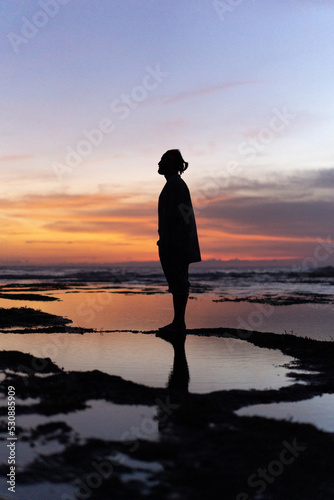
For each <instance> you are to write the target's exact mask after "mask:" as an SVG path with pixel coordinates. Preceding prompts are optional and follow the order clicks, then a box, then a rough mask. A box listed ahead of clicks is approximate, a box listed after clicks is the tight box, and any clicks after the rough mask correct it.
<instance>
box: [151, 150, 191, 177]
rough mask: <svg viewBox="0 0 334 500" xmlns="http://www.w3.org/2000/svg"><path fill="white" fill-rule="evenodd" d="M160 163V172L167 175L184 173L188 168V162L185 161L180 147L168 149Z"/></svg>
mask: <svg viewBox="0 0 334 500" xmlns="http://www.w3.org/2000/svg"><path fill="white" fill-rule="evenodd" d="M158 165H159V170H158V173H159V174H160V175H165V176H167V177H168V176H170V175H173V174H182V173H183V172H184V171H185V170H186V169H187V168H188V163H187V162H186V161H184V159H183V158H182V155H181V153H180V151H179V150H178V149H169V150H168V151H166V153H165V154H163V155H162V157H161V160H160V161H159V163H158Z"/></svg>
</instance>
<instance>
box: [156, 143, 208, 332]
mask: <svg viewBox="0 0 334 500" xmlns="http://www.w3.org/2000/svg"><path fill="white" fill-rule="evenodd" d="M187 168H188V163H187V162H185V161H184V159H183V158H182V155H181V153H180V151H179V150H178V149H170V150H169V151H167V152H166V153H165V154H164V155H163V156H162V158H161V160H160V162H159V170H158V173H159V174H160V175H164V176H165V178H166V181H167V182H166V184H165V186H164V188H163V190H162V191H161V193H160V196H159V206H158V215H159V229H158V232H159V241H158V245H159V257H160V262H161V266H162V269H163V271H164V274H165V276H166V280H167V282H168V286H169V288H168V289H169V291H170V292H171V293H172V295H173V306H174V319H173V321H172V323H170V324H169V325H166V326H164V327H162V328H160V329H159V330H160V331H163V332H166V333H167V332H169V333H178V332H185V329H186V324H185V311H186V306H187V301H188V295H189V281H188V267H189V264H190V263H191V262H199V261H200V260H201V253H200V249H199V244H198V237H197V229H196V222H195V216H194V211H193V207H192V203H191V198H190V193H189V189H188V187H187V185H186V183H185V182H184V181H183V179H181V177H180V175H181V174H182V173H183V172H184V171H185V170H186V169H187Z"/></svg>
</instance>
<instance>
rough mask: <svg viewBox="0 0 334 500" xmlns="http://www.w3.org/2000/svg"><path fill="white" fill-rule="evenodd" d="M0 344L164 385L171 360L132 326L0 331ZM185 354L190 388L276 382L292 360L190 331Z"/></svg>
mask: <svg viewBox="0 0 334 500" xmlns="http://www.w3.org/2000/svg"><path fill="white" fill-rule="evenodd" d="M1 341H2V348H3V349H5V350H20V351H22V352H27V353H31V354H34V355H35V356H38V357H43V358H44V357H50V358H51V359H52V361H54V362H55V363H56V364H57V365H58V366H60V367H62V368H64V369H65V370H79V371H90V370H95V369H98V370H100V371H103V372H105V373H108V374H110V375H118V376H121V377H122V378H124V379H125V380H132V381H134V382H137V383H140V384H145V385H149V386H152V387H165V386H166V384H167V381H168V376H169V374H170V371H171V369H172V366H173V358H174V354H173V348H172V346H171V345H170V344H168V343H166V342H165V341H163V340H162V339H159V338H156V337H155V335H153V334H152V335H147V334H134V333H130V332H122V333H119V332H114V333H104V334H102V335H101V334H99V333H85V334H84V335H77V334H72V335H70V334H66V333H59V334H52V335H45V334H44V335H43V334H33V335H13V334H12V335H10V334H9V335H1ZM186 356H187V361H188V366H189V371H190V384H189V390H190V392H197V393H206V392H211V391H216V390H225V389H251V388H256V389H265V388H269V387H271V388H275V389H276V388H279V387H282V386H283V385H288V384H290V383H292V382H291V380H290V379H288V378H287V376H286V375H287V373H288V371H289V370H288V369H287V368H285V367H282V366H281V365H283V364H285V363H287V362H289V361H291V360H292V358H291V357H288V356H285V355H283V354H282V353H281V352H280V351H278V350H272V349H263V348H260V347H256V346H253V345H252V344H250V343H248V342H246V341H243V340H240V339H229V338H227V339H226V338H215V337H197V336H192V335H189V336H188V337H187V340H186Z"/></svg>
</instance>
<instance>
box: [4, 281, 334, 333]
mask: <svg viewBox="0 0 334 500" xmlns="http://www.w3.org/2000/svg"><path fill="white" fill-rule="evenodd" d="M124 292H126V290H124ZM43 293H44V294H45V295H52V296H54V297H57V298H59V299H60V300H59V301H57V302H40V301H22V300H9V299H0V307H7V308H9V307H23V306H27V307H32V308H35V309H41V310H42V311H45V312H48V313H52V314H57V315H61V316H65V317H67V318H69V319H71V320H72V321H73V326H79V327H82V328H94V329H97V330H145V331H147V330H156V329H158V328H159V327H160V326H163V325H165V324H167V323H169V322H170V321H171V319H172V312H173V311H172V300H171V296H170V295H169V294H163V293H156V294H152V295H150V294H145V293H142V291H141V288H137V289H136V293H134V292H133V293H115V292H111V291H110V290H108V289H107V288H100V287H97V286H89V287H87V288H83V289H76V290H71V291H62V292H59V291H57V293H50V292H48V293H45V292H43ZM216 299H217V296H215V295H201V294H197V295H196V294H193V295H191V298H190V300H189V302H188V306H187V316H186V322H187V327H188V328H190V329H192V328H218V327H227V328H241V329H246V330H257V331H261V332H273V333H279V334H281V333H285V332H288V333H293V335H296V336H301V337H310V338H313V339H316V340H332V339H334V331H333V319H334V306H333V304H312V303H309V304H295V305H289V306H272V305H269V304H260V303H249V302H214V300H216Z"/></svg>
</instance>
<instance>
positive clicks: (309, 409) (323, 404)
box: [236, 394, 334, 432]
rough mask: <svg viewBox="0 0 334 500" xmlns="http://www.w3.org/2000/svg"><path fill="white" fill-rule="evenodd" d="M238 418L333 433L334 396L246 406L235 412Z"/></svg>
mask: <svg viewBox="0 0 334 500" xmlns="http://www.w3.org/2000/svg"><path fill="white" fill-rule="evenodd" d="M236 414H237V415H239V416H241V417H242V416H261V417H269V418H276V419H280V420H282V419H286V420H292V421H293V422H299V423H310V424H313V425H315V426H316V427H318V429H320V430H323V431H327V432H334V394H322V395H321V396H315V397H314V398H312V399H307V400H305V401H297V402H294V403H291V402H288V403H271V404H263V405H254V406H247V407H246V408H241V409H240V410H238V411H236Z"/></svg>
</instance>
